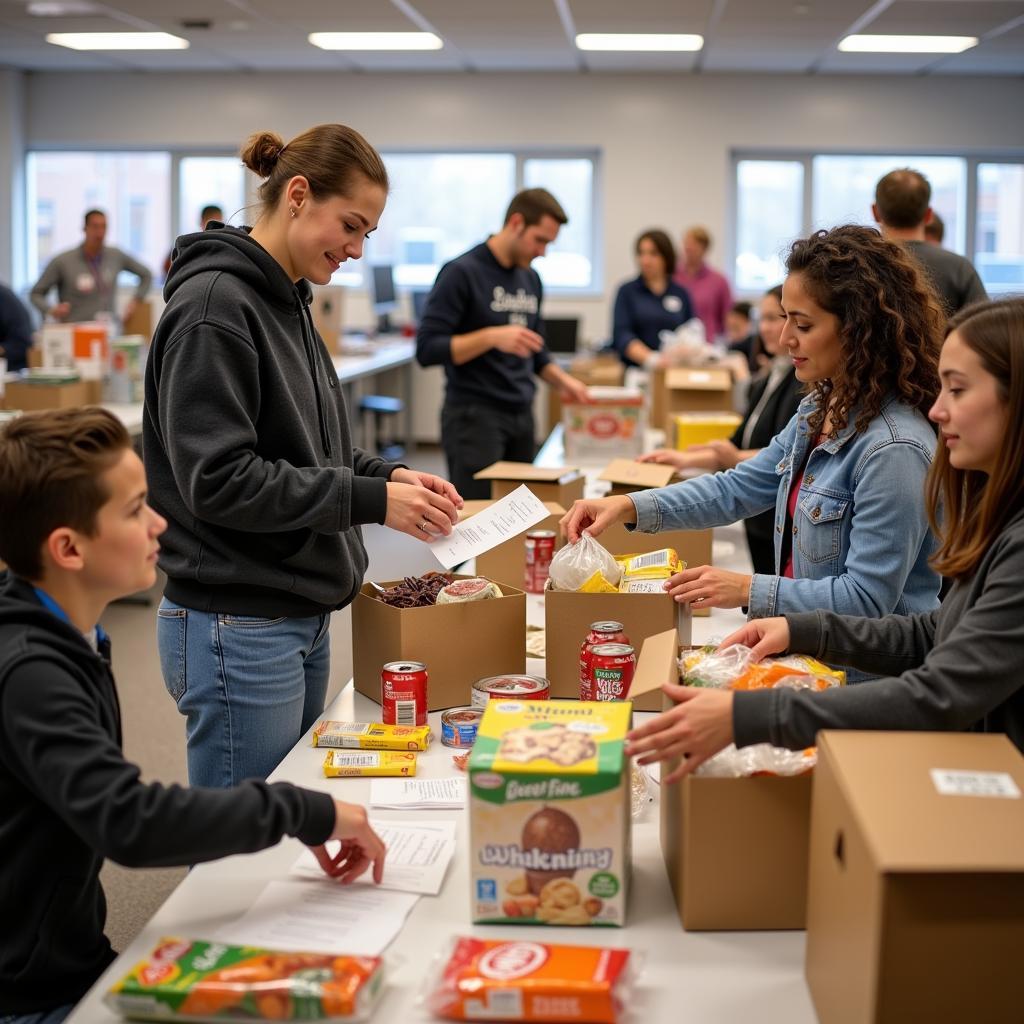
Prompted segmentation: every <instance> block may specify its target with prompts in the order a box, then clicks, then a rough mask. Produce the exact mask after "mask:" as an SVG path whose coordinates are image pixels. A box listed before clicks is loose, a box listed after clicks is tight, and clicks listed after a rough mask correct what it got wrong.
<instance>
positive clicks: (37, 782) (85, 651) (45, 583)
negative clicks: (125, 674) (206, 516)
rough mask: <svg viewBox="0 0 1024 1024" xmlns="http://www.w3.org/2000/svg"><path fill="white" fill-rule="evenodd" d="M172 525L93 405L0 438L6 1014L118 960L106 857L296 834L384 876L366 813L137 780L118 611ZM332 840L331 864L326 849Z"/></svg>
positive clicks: (242, 849) (59, 1004)
mask: <svg viewBox="0 0 1024 1024" xmlns="http://www.w3.org/2000/svg"><path fill="white" fill-rule="evenodd" d="M165 525H166V523H165V521H164V520H163V519H162V518H161V517H160V516H159V515H157V514H156V513H155V512H154V511H153V510H152V509H151V508H150V507H149V506H148V505H147V504H146V478H145V473H144V470H143V467H142V462H141V461H140V460H139V458H138V456H137V455H136V454H135V452H134V451H132V448H131V443H130V439H129V437H128V434H127V432H126V431H125V429H124V427H123V426H122V425H121V423H120V422H119V421H118V420H117V419H115V418H114V417H113V416H112V415H110V414H109V413H107V412H105V411H104V410H102V409H98V408H85V409H66V410H60V411H54V412H45V413H35V414H30V415H27V416H22V417H20V418H19V419H17V420H14V421H13V422H12V423H10V424H9V425H8V426H7V427H6V428H5V429H4V430H3V431H2V432H0V558H2V559H3V560H4V561H5V562H6V563H7V565H8V567H9V571H8V572H6V573H4V574H2V575H0V864H2V865H3V869H2V872H0V1018H2V1019H3V1020H4V1021H6V1020H7V1019H8V1018H7V1016H5V1015H14V1016H13V1020H14V1021H18V1022H23V1021H24V1022H36V1021H45V1022H46V1024H51V1022H54V1021H58V1020H61V1019H63V1016H64V1015H66V1014H67V1013H68V1012H70V1010H71V1008H72V1005H73V1004H74V1003H75V1002H76V1001H77V1000H78V999H79V998H80V997H81V996H82V995H83V994H84V993H85V991H86V990H87V989H88V988H89V987H90V986H91V985H92V983H93V982H94V981H95V980H96V979H97V977H98V976H99V975H100V973H101V972H102V971H103V970H104V969H105V968H106V967H107V965H108V964H109V963H110V962H111V960H112V959H113V956H114V954H113V951H112V950H111V948H110V943H109V941H108V940H107V938H106V936H105V935H104V934H103V925H104V919H105V916H106V903H105V900H104V897H103V890H102V887H101V886H100V882H99V874H100V867H101V866H102V863H103V858H104V857H110V858H112V859H113V860H115V861H117V862H118V863H121V864H125V865H129V866H132V867H141V866H154V867H155V866H169V865H184V864H194V863H197V862H200V861H207V860H214V859H216V858H218V857H225V856H228V855H230V854H236V853H246V852H252V851H256V850H261V849H264V848H265V847H268V846H273V845H274V844H275V843H277V842H278V841H279V840H280V839H281V838H282V837H284V836H295V837H296V838H298V839H300V840H301V841H302V842H304V843H306V844H307V845H310V846H312V847H313V848H314V852H315V853H316V855H317V859H318V861H319V862H320V864H321V866H322V867H323V868H324V870H325V871H326V872H327V874H329V875H331V876H333V877H337V878H339V879H340V880H341V881H343V882H348V881H352V880H353V879H354V878H356V877H358V876H359V875H361V874H362V873H363V872H364V871H365V870H366V869H367V868H368V867H370V865H371V864H372V865H373V876H374V879H375V881H378V882H379V881H380V879H381V877H382V874H383V868H384V846H383V844H382V842H381V840H380V838H379V837H378V836H377V835H376V834H375V833H374V832H373V830H372V829H371V828H370V826H369V824H368V823H367V820H366V812H365V810H364V809H363V808H362V807H359V806H356V805H353V804H346V803H342V802H340V801H336V800H334V799H332V798H331V797H330V796H328V795H327V794H324V793H316V792H312V791H309V790H304V789H299V788H297V787H295V786H291V785H288V784H286V783H276V784H273V785H269V784H267V783H265V782H257V781H250V782H245V783H243V784H242V785H240V786H237V787H235V788H234V789H226V790H211V789H185V788H182V787H180V786H163V785H161V784H159V783H150V784H143V783H142V782H141V781H140V779H139V769H138V768H137V767H136V766H135V765H134V764H131V763H130V762H128V761H126V760H125V759H124V755H123V753H122V750H121V725H120V712H119V706H118V700H117V693H116V690H115V687H114V679H113V676H112V675H111V672H110V642H109V640H108V639H107V637H106V635H105V634H104V632H103V630H102V629H101V628H100V627H99V626H98V625H97V624H96V623H97V622H98V620H99V618H100V615H101V614H102V612H103V610H104V609H105V608H106V606H107V604H109V602H110V601H112V600H114V599H115V598H117V597H122V596H124V595H126V594H131V593H134V592H136V591H138V590H142V589H145V588H148V587H150V586H152V585H153V583H154V582H155V576H156V556H157V551H158V550H159V545H158V544H157V538H158V537H159V535H160V534H161V533H162V532H163V530H164V527H165ZM328 839H341V840H342V846H341V850H340V851H339V852H338V853H337V854H336V855H334V856H333V857H332V856H331V855H329V854H328V853H327V851H326V850H325V849H324V847H323V844H324V843H325V842H326V841H327V840H328Z"/></svg>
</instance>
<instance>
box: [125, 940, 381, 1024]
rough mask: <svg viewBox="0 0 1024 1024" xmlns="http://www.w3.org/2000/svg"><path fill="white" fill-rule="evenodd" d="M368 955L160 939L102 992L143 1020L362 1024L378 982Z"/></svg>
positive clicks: (377, 967) (376, 960)
mask: <svg viewBox="0 0 1024 1024" xmlns="http://www.w3.org/2000/svg"><path fill="white" fill-rule="evenodd" d="M383 977H384V971H383V962H382V961H381V959H380V957H375V956H335V955H334V954H332V953H287V952H275V951H273V950H269V949H259V948H256V947H254V946H229V945H226V944H224V943H221V942H207V941H204V940H199V939H196V940H191V939H176V938H171V939H169V938H165V939H161V940H160V944H159V945H158V946H157V947H156V949H154V950H153V952H152V953H151V954H150V955H149V956H148V957H147V958H146V959H145V960H143V961H141V962H140V963H138V964H136V965H135V967H133V968H132V970H131V972H130V973H129V974H127V975H125V977H123V978H122V979H121V980H120V981H119V982H117V983H116V984H115V985H114V986H113V988H111V989H110V991H109V992H108V993H107V995H106V997H105V999H106V1002H107V1005H108V1006H110V1007H111V1008H112V1009H113V1010H115V1011H117V1012H118V1013H121V1014H123V1015H124V1016H126V1017H136V1018H137V1017H143V1018H145V1019H147V1020H182V1021H210V1022H217V1021H224V1020H236V1021H237V1020H243V1021H244V1020H303V1021H338V1022H340V1021H362V1020H366V1019H367V1018H368V1017H369V1016H370V1014H371V1013H372V1011H373V1008H374V1006H375V1005H376V1003H377V998H378V996H379V995H380V990H381V987H382V983H383Z"/></svg>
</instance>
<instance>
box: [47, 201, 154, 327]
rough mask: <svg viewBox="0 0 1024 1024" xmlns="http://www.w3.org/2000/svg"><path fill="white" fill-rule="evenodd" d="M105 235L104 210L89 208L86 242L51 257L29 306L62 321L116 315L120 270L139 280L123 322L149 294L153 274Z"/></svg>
mask: <svg viewBox="0 0 1024 1024" xmlns="http://www.w3.org/2000/svg"><path fill="white" fill-rule="evenodd" d="M106 236H107V215H106V214H105V213H104V212H103V211H102V210H89V211H88V212H87V213H86V215H85V240H84V241H83V242H82V244H81V245H80V246H79V247H78V248H77V249H69V250H68V251H67V252H62V253H60V254H59V255H57V256H54V258H53V259H52V260H50V263H49V265H48V266H47V268H46V269H45V270H44V271H43V274H42V277H40V278H39V280H38V281H36V283H35V286H34V287H33V289H32V292H31V294H30V296H29V297H30V298H31V300H32V305H33V306H35V307H36V309H38V310H39V312H40V313H42V314H43V316H44V317H45V316H46V315H47V314H49V315H50V316H52V317H53V318H54V319H55V320H63V321H64V322H66V323H81V322H82V321H84V320H96V319H98V318H99V319H102V317H100V314H108V315H110V316H113V315H115V313H116V309H115V298H116V294H117V275H118V274H119V273H120V272H121V271H122V270H127V271H128V272H129V273H130V274H135V275H136V277H138V279H139V284H138V287H137V288H136V289H135V295H134V297H133V298H132V299H131V301H130V302H129V303H128V305H127V307H126V308H125V310H124V313H123V314H122V315H123V318H124V319H125V320H127V319H128V318H129V317H130V316H131V315H132V313H133V312H134V311H135V307H136V306H137V305H138V303H139V302H141V301H142V300H143V299H144V298H145V297H146V294H147V293H148V292H149V286H150V285H151V284H152V282H153V274H152V273H151V271H150V270H149V268H148V267H146V266H145V265H144V264H142V263H140V262H139V261H138V260H137V259H135V258H134V257H132V256H129V255H128V253H126V252H122V251H121V250H120V249H115V248H113V246H108V245H104V244H103V240H104V239H105V238H106ZM54 287H56V289H57V304H56V305H54V306H51V305H50V304H49V299H48V295H49V292H50V290H51V289H52V288H54Z"/></svg>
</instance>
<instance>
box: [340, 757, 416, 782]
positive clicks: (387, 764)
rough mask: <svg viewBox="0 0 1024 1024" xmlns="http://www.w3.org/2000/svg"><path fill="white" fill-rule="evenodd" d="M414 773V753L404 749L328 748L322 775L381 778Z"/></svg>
mask: <svg viewBox="0 0 1024 1024" xmlns="http://www.w3.org/2000/svg"><path fill="white" fill-rule="evenodd" d="M415 774H416V754H415V752H414V751H404V750H359V751H356V750H328V751H327V756H326V757H325V758H324V775H326V776H327V777H328V778H329V779H337V778H342V779H343V778H360V779H369V778H383V777H391V776H401V775H409V776H411V775H415Z"/></svg>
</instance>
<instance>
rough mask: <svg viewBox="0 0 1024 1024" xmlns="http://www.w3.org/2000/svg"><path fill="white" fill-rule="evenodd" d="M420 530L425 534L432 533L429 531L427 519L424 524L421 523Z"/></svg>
mask: <svg viewBox="0 0 1024 1024" xmlns="http://www.w3.org/2000/svg"><path fill="white" fill-rule="evenodd" d="M420 529H421V530H422V531H423V532H424V533H430V531H429V530H428V529H427V521H426V519H424V520H423V522H422V523H420Z"/></svg>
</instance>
